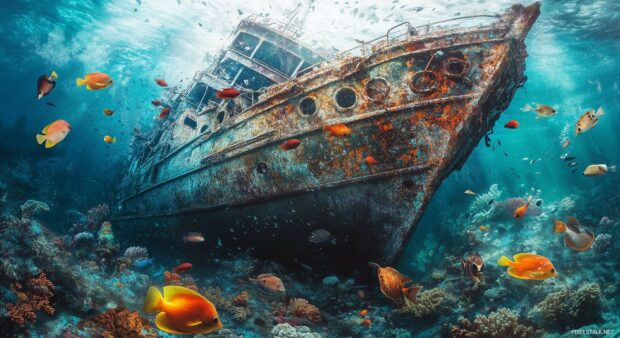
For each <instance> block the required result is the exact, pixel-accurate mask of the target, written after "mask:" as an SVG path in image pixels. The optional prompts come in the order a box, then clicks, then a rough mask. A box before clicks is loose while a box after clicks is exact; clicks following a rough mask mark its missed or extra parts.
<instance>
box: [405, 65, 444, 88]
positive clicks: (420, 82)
mask: <svg viewBox="0 0 620 338" xmlns="http://www.w3.org/2000/svg"><path fill="white" fill-rule="evenodd" d="M438 85H439V80H438V79H437V75H435V73H433V72H431V71H429V70H423V71H419V72H416V73H414V74H413V75H411V77H410V78H409V88H411V90H412V91H413V92H414V93H418V94H427V93H431V92H433V91H435V89H437V86H438Z"/></svg>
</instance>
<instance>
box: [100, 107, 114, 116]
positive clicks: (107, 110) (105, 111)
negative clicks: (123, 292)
mask: <svg viewBox="0 0 620 338" xmlns="http://www.w3.org/2000/svg"><path fill="white" fill-rule="evenodd" d="M103 113H104V114H105V115H107V116H112V115H113V114H114V112H113V111H112V110H111V109H110V108H105V109H104V110H103Z"/></svg>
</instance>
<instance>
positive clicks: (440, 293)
mask: <svg viewBox="0 0 620 338" xmlns="http://www.w3.org/2000/svg"><path fill="white" fill-rule="evenodd" d="M454 300H455V299H454V297H452V296H450V295H449V294H447V293H446V292H445V290H444V289H441V288H434V289H430V290H427V291H422V292H421V293H420V294H419V295H418V302H417V303H414V302H410V301H407V302H406V304H405V306H404V307H403V308H401V309H399V310H397V311H398V312H400V313H409V314H412V315H413V316H414V317H416V318H426V317H432V316H437V315H439V314H441V313H445V312H446V311H448V310H449V307H450V304H451V303H452V302H454Z"/></svg>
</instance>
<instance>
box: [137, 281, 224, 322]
mask: <svg viewBox="0 0 620 338" xmlns="http://www.w3.org/2000/svg"><path fill="white" fill-rule="evenodd" d="M144 312H145V313H157V317H156V318H155V325H156V326H157V327H158V328H159V329H160V330H162V331H164V332H168V333H173V334H199V333H210V332H213V331H216V330H219V329H221V328H223V327H224V325H222V322H221V321H220V319H219V317H218V315H217V310H216V309H215V306H214V305H213V303H211V302H210V301H208V300H207V299H206V298H205V297H203V296H202V295H200V294H199V293H197V292H195V291H193V290H190V289H188V288H184V287H182V286H176V285H168V286H164V295H163V296H162V294H161V293H160V292H159V290H157V289H156V288H155V287H152V286H151V287H149V290H148V292H147V294H146V297H145V298H144Z"/></svg>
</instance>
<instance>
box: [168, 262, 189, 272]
mask: <svg viewBox="0 0 620 338" xmlns="http://www.w3.org/2000/svg"><path fill="white" fill-rule="evenodd" d="M192 267H193V265H192V263H187V262H185V263H181V264H179V265H177V266H176V267H175V268H174V269H172V271H173V272H175V273H180V272H185V271H187V270H189V269H191V268H192Z"/></svg>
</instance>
